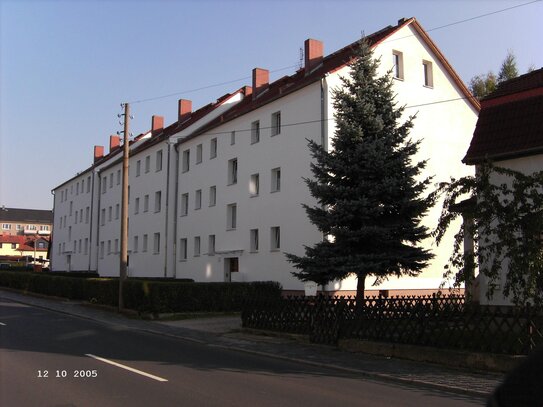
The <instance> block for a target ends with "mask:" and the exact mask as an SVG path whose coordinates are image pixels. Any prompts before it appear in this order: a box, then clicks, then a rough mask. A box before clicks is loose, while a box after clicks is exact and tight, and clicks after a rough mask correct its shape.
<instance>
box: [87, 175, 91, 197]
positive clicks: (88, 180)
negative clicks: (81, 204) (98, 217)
mask: <svg viewBox="0 0 543 407" xmlns="http://www.w3.org/2000/svg"><path fill="white" fill-rule="evenodd" d="M90 188H91V177H90V176H89V177H88V178H87V193H89V192H90Z"/></svg>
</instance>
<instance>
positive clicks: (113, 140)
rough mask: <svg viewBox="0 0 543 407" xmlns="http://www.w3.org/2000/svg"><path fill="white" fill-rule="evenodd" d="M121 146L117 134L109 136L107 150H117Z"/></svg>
mask: <svg viewBox="0 0 543 407" xmlns="http://www.w3.org/2000/svg"><path fill="white" fill-rule="evenodd" d="M120 146H121V138H120V137H119V136H109V152H110V153H111V152H112V151H115V150H117V149H118V148H119V147H120Z"/></svg>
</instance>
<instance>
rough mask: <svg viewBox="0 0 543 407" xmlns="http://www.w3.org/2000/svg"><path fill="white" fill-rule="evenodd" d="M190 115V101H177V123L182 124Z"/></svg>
mask: <svg viewBox="0 0 543 407" xmlns="http://www.w3.org/2000/svg"><path fill="white" fill-rule="evenodd" d="M191 115H192V100H187V99H179V102H178V117H177V122H178V123H183V122H184V121H185V120H187V119H190V116H191Z"/></svg>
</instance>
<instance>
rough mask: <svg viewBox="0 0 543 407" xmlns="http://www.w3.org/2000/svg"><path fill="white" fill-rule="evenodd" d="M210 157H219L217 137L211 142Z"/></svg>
mask: <svg viewBox="0 0 543 407" xmlns="http://www.w3.org/2000/svg"><path fill="white" fill-rule="evenodd" d="M209 147H210V148H209V158H210V159H212V158H215V157H217V139H216V138H212V139H211V141H210V143H209Z"/></svg>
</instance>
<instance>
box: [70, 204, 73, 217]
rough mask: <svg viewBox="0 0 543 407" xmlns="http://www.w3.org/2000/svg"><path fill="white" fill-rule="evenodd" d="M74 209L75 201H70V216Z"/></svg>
mask: <svg viewBox="0 0 543 407" xmlns="http://www.w3.org/2000/svg"><path fill="white" fill-rule="evenodd" d="M73 209H74V201H70V216H72V212H73Z"/></svg>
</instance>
